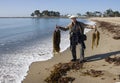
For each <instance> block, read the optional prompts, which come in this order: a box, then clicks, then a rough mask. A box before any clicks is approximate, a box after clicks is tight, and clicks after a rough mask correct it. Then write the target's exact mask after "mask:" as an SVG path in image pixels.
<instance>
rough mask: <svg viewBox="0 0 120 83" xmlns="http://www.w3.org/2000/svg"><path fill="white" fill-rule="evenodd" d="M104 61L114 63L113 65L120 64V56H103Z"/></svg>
mask: <svg viewBox="0 0 120 83" xmlns="http://www.w3.org/2000/svg"><path fill="white" fill-rule="evenodd" d="M105 61H106V62H108V63H110V64H111V63H114V64H115V65H120V57H114V58H111V57H107V58H105Z"/></svg>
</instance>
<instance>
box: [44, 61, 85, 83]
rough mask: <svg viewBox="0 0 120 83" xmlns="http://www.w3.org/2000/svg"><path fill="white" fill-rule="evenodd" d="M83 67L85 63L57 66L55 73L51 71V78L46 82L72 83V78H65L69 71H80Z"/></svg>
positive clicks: (55, 66) (60, 64) (77, 62)
mask: <svg viewBox="0 0 120 83" xmlns="http://www.w3.org/2000/svg"><path fill="white" fill-rule="evenodd" d="M82 67H83V63H79V61H76V62H69V63H59V64H56V65H54V69H53V71H51V74H50V76H49V77H47V78H46V79H45V81H46V82H47V83H68V82H69V81H70V82H72V81H73V80H72V79H73V78H72V77H70V78H69V77H65V78H63V76H65V75H66V73H67V71H70V70H73V69H74V70H79V69H80V68H82ZM68 78H69V79H68ZM63 80H64V81H63ZM65 80H66V81H65ZM61 81H63V82H61Z"/></svg>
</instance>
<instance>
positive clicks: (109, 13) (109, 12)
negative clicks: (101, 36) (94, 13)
mask: <svg viewBox="0 0 120 83" xmlns="http://www.w3.org/2000/svg"><path fill="white" fill-rule="evenodd" d="M104 15H105V16H107V17H113V16H114V12H113V10H112V9H107V10H106V11H105V12H104Z"/></svg>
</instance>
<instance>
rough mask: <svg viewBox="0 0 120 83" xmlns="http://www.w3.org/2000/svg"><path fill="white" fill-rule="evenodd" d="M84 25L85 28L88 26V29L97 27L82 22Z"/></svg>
mask: <svg viewBox="0 0 120 83" xmlns="http://www.w3.org/2000/svg"><path fill="white" fill-rule="evenodd" d="M82 26H84V27H85V28H88V29H96V25H88V24H84V23H82Z"/></svg>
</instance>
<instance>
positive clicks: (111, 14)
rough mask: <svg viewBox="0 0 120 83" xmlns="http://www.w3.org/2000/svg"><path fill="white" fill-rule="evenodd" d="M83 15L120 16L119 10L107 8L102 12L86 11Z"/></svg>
mask: <svg viewBox="0 0 120 83" xmlns="http://www.w3.org/2000/svg"><path fill="white" fill-rule="evenodd" d="M85 15H86V16H87V17H120V12H119V11H113V10H112V9H107V10H106V11H104V12H103V13H102V12H99V11H95V12H89V11H87V12H86V14H85Z"/></svg>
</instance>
